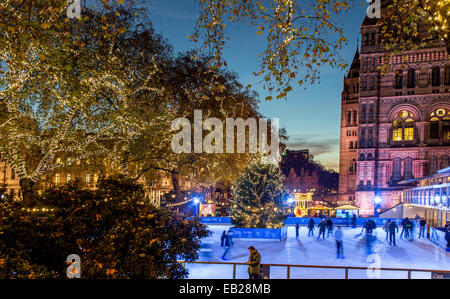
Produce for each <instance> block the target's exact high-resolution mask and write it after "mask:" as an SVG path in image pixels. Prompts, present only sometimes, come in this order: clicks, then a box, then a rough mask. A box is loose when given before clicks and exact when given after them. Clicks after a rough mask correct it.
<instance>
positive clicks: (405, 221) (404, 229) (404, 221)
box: [400, 217, 409, 239]
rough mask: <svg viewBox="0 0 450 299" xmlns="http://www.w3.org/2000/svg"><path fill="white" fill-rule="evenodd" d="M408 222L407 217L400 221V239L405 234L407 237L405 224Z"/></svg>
mask: <svg viewBox="0 0 450 299" xmlns="http://www.w3.org/2000/svg"><path fill="white" fill-rule="evenodd" d="M408 222H409V218H408V217H406V218H405V219H403V221H402V223H401V224H402V232H401V234H400V239H402V238H403V236H405V239H407V238H408V233H409V232H408V227H407V224H408Z"/></svg>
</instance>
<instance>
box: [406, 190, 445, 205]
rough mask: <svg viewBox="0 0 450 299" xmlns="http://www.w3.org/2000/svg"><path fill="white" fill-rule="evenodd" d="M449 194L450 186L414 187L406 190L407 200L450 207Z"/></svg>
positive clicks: (414, 202)
mask: <svg viewBox="0 0 450 299" xmlns="http://www.w3.org/2000/svg"><path fill="white" fill-rule="evenodd" d="M448 195H449V189H448V187H441V188H434V187H430V188H426V189H412V190H407V191H404V197H405V201H406V202H408V203H413V204H419V205H425V206H441V207H448V206H449V203H450V202H449V200H448Z"/></svg>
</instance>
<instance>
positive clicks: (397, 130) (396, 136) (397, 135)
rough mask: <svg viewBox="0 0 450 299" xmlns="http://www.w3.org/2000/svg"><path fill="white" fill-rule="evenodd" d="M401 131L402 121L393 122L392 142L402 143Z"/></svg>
mask: <svg viewBox="0 0 450 299" xmlns="http://www.w3.org/2000/svg"><path fill="white" fill-rule="evenodd" d="M402 134H403V131H402V121H401V120H399V119H396V120H394V126H393V131H392V140H393V141H402V140H403V136H402Z"/></svg>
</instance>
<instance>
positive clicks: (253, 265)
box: [246, 246, 261, 279]
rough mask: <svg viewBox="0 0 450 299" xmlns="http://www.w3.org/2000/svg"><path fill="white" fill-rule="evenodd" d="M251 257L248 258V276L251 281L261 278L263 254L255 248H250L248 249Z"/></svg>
mask: <svg viewBox="0 0 450 299" xmlns="http://www.w3.org/2000/svg"><path fill="white" fill-rule="evenodd" d="M248 250H249V251H250V256H249V257H248V262H247V263H246V264H247V265H248V275H249V278H250V279H259V278H261V254H260V253H259V252H258V250H256V248H255V247H253V246H250V247H249V248H248Z"/></svg>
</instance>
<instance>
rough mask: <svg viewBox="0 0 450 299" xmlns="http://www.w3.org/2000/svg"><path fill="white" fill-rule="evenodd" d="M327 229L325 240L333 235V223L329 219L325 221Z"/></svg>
mask: <svg viewBox="0 0 450 299" xmlns="http://www.w3.org/2000/svg"><path fill="white" fill-rule="evenodd" d="M327 229H328V234H327V238H329V237H330V235H331V236H332V235H333V221H332V220H331V219H330V218H328V220H327Z"/></svg>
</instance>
